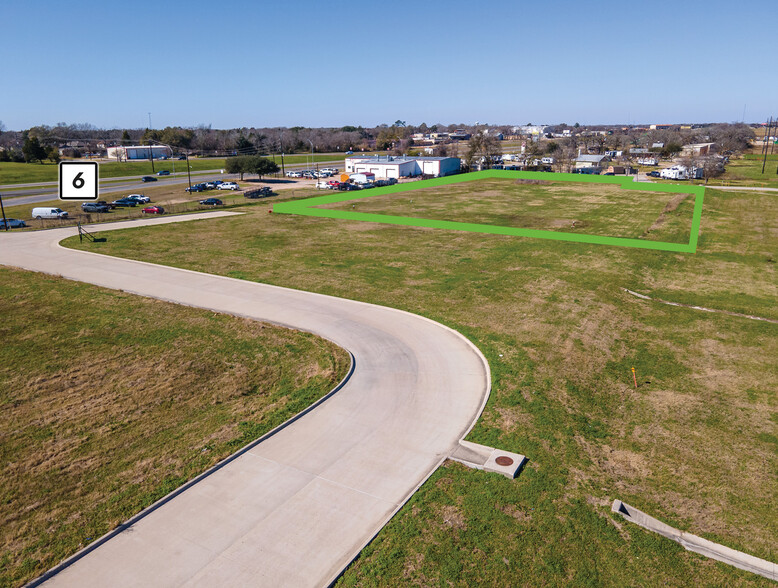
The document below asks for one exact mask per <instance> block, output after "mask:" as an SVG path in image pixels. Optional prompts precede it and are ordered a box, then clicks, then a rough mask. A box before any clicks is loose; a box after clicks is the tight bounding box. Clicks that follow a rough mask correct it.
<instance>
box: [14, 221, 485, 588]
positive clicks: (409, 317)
mask: <svg viewBox="0 0 778 588" xmlns="http://www.w3.org/2000/svg"><path fill="white" fill-rule="evenodd" d="M229 214H231V213H227V212H223V213H206V214H201V215H191V216H186V217H169V218H155V219H147V220H142V221H131V222H124V223H116V224H113V225H100V226H99V227H95V228H94V230H99V231H106V230H112V229H119V228H125V227H135V226H141V225H149V224H162V223H166V222H176V221H184V220H186V221H191V222H222V221H219V220H215V217H219V216H225V215H229ZM198 219H211V220H198ZM75 233H76V229H75V228H67V229H56V230H51V231H38V232H27V233H17V234H0V264H2V265H9V266H16V267H21V268H25V269H29V270H33V271H40V272H46V273H50V274H57V275H61V276H63V277H65V278H68V279H72V280H78V281H82V282H88V283H91V284H97V285H99V286H104V287H108V288H114V289H122V290H125V291H127V292H133V293H136V294H140V295H142V296H150V297H154V298H159V299H163V300H169V301H173V302H177V303H180V304H186V305H190V306H195V307H200V308H207V309H212V310H215V311H218V312H224V313H230V314H235V315H240V316H245V317H250V318H254V319H257V320H263V321H268V322H273V323H277V324H281V325H286V326H289V327H293V328H296V329H301V330H305V331H310V332H313V333H316V334H318V335H321V336H322V337H325V338H327V339H330V340H332V341H334V342H335V343H337V344H338V345H340V346H342V347H344V348H345V349H347V350H349V351H350V352H351V353H352V354H353V357H354V361H355V369H354V372H353V375H352V376H351V377H350V378H349V379H348V381H347V382H346V383H345V385H344V386H343V387H342V388H341V389H340V390H338V391H337V392H336V393H335V394H333V395H332V396H331V397H329V398H328V399H327V400H325V401H324V402H322V403H321V404H320V405H318V406H317V407H316V408H315V409H314V410H312V411H310V412H308V413H307V414H305V415H304V416H302V417H301V418H299V419H297V420H295V421H294V422H293V423H291V424H290V425H289V426H287V427H285V428H283V429H282V430H280V431H279V432H277V433H276V434H274V435H272V436H270V437H269V438H267V439H265V440H264V441H262V442H261V443H259V444H257V445H256V446H254V447H253V448H251V449H250V450H248V451H246V452H245V453H243V454H242V455H241V456H240V457H238V458H236V459H234V460H233V461H231V462H230V463H229V464H227V465H225V466H224V467H222V468H220V469H218V470H217V471H215V472H214V473H212V474H211V475H209V476H207V477H205V478H204V479H202V480H200V481H198V482H197V483H196V484H193V485H192V486H191V487H189V488H188V489H186V490H185V491H183V492H181V493H180V494H179V495H177V496H175V497H174V498H172V499H170V500H167V501H165V500H164V499H163V501H161V502H162V503H161V504H160V505H158V507H157V508H155V509H154V510H153V512H150V513H149V514H148V515H147V516H143V517H142V518H140V519H139V520H135V521H134V522H133V524H132V525H131V526H129V528H127V529H126V530H123V531H122V532H119V533H117V534H116V535H115V536H113V537H112V538H110V539H108V540H106V541H104V542H103V543H102V544H101V545H99V546H98V547H96V548H94V549H92V550H89V549H87V552H86V553H83V554H79V555H80V557H78V559H77V560H76V561H74V562H72V564H71V565H69V566H67V567H65V568H64V569H63V570H61V571H59V573H57V574H56V575H53V576H52V577H51V578H50V579H48V580H47V582H46V584H47V585H52V586H79V587H83V586H112V587H119V586H216V585H223V586H274V587H276V586H296V587H297V586H323V585H327V584H328V583H330V582H331V581H333V580H334V579H335V578H337V576H338V575H339V574H340V572H341V571H342V570H343V569H344V568H345V567H346V566H347V565H348V564H349V563H350V562H351V560H352V559H353V558H354V557H356V556H357V555H358V554H359V552H360V551H361V549H362V548H363V547H364V546H365V545H366V544H367V543H368V542H369V541H370V540H371V539H372V538H373V537H374V536H375V534H376V533H377V532H378V531H379V530H380V529H381V528H382V527H383V526H384V525H385V524H386V522H387V521H388V520H389V519H390V518H391V517H392V515H394V513H395V512H397V510H398V509H399V508H400V507H401V506H402V505H403V504H404V503H405V502H406V501H407V500H408V499H409V498H410V496H411V495H412V494H413V493H414V492H415V491H416V489H417V488H418V487H419V486H420V485H421V484H422V483H423V482H424V481H425V480H426V479H427V477H428V476H429V475H430V474H431V473H432V472H433V471H434V470H435V469H436V468H437V467H438V466H439V465H440V464H441V462H442V461H443V460H444V459H446V458H447V457H448V456H449V455H451V454H452V453H453V452H454V451H455V449H456V448H457V445H458V441H459V440H460V439H462V438H463V437H464V436H465V435H466V434H467V432H468V431H469V430H470V428H471V427H472V425H473V424H474V422H475V420H476V419H477V417H478V415H479V414H480V412H481V410H482V408H483V405H484V404H485V402H486V398H487V396H488V394H489V385H490V384H489V382H490V379H489V367H488V364H487V363H486V360H485V359H484V357H483V356H482V355H481V353H480V352H479V351H478V350H477V349H476V348H475V347H474V346H473V345H472V344H471V343H469V342H468V341H467V340H466V339H465V338H464V337H462V336H461V335H459V334H458V333H457V332H455V331H453V330H451V329H449V328H447V327H444V326H442V325H440V324H438V323H435V322H433V321H430V320H427V319H425V318H421V317H419V316H416V315H413V314H409V313H406V312H402V311H399V310H394V309H390V308H385V307H380V306H375V305H371V304H365V303H361V302H355V301H351V300H344V299H340V298H333V297H330V296H323V295H320V294H312V293H308V292H301V291H297V290H290V289H286V288H279V287H275V286H268V285H264V284H257V283H252V282H246V281H242V280H235V279H231V278H225V277H219V276H213V275H209V274H203V273H198V272H192V271H187V270H181V269H175V268H171V267H164V266H159V265H154V264H149V263H143V262H138V261H130V260H124V259H118V258H113V257H106V256H101V255H96V254H92V253H86V252H79V251H73V250H68V249H64V248H62V247H60V246H59V245H58V243H59V241H61V240H62V239H63V238H65V237H67V236H70V235H73V234H75ZM108 238H110V236H108Z"/></svg>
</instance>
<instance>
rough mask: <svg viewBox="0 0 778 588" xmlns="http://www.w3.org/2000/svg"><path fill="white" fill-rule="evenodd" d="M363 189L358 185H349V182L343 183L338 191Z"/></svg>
mask: <svg viewBox="0 0 778 588" xmlns="http://www.w3.org/2000/svg"><path fill="white" fill-rule="evenodd" d="M361 189H362V187H361V186H359V185H357V184H349V183H348V182H341V183H340V185H339V186H338V190H342V191H344V192H345V191H349V190H361Z"/></svg>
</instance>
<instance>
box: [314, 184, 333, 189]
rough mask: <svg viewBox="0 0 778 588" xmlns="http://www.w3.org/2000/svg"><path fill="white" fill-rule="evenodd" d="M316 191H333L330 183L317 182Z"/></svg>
mask: <svg viewBox="0 0 778 588" xmlns="http://www.w3.org/2000/svg"><path fill="white" fill-rule="evenodd" d="M316 189H318V190H332V186H330V184H329V183H328V182H316Z"/></svg>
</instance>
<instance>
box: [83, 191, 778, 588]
mask: <svg viewBox="0 0 778 588" xmlns="http://www.w3.org/2000/svg"><path fill="white" fill-rule="evenodd" d="M598 188H599V186H596V187H593V189H594V191H595V193H596V190H597V189H598ZM398 196H400V195H399V194H398ZM447 196H448V192H447V191H446V189H441V192H440V197H441V198H442V199H445V198H447ZM574 205H575V203H573V202H571V206H574ZM464 214H465V212H464V211H463V216H464ZM666 217H667V218H666V222H665V223H664V224H662V225H661V226H659V227H658V228H657V229H656V230H655V231H654V233H655V235H656V238H657V239H668V238H671V235H672V233H673V231H674V230H676V229H674V228H673V227H674V226H676V225H675V223H680V219H681V218H684V219H685V218H688V212H687V211H686V210H684V209H683V205H682V206H680V207H679V208H678V209H676V211H673V212H670V213H668V214H667V215H666ZM658 218H659V217H658V216H657V219H658ZM777 218H778V200H776V199H775V198H774V197H773V196H772V195H766V194H760V193H750V192H749V193H734V192H723V191H716V190H712V189H709V190H707V192H706V196H705V210H704V212H703V216H702V231H701V236H700V240H699V244H698V251H697V254H696V255H692V254H673V253H664V252H660V251H651V250H639V249H631V248H623V247H606V246H597V245H585V244H580V243H569V242H553V241H540V240H533V239H525V238H514V237H502V236H485V235H480V234H475V233H464V232H454V231H452V232H448V231H441V230H432V229H419V228H409V227H399V226H392V225H381V224H371V223H361V222H350V221H342V220H331V219H324V218H316V217H300V216H293V215H269V214H267V213H266V212H264V211H263V210H261V209H253V210H252V209H247V214H246V215H245V216H243V217H240V218H238V217H234V218H229V219H227V218H225V219H217V220H213V221H209V222H207V223H205V222H204V223H197V226H186V223H182V224H180V225H178V226H167V227H164V228H142V229H137V230H132V231H122V232H116V233H114V232H112V233H111V234H110V235H109V236H108V241H107V242H105V243H95V244H89V245H86V244H85V245H83V246H82V248H83V249H87V250H90V251H99V252H102V253H109V254H114V255H119V256H123V257H138V258H142V259H146V260H149V261H155V262H159V263H167V264H170V265H176V266H179V267H185V268H190V269H196V270H201V271H206V272H213V273H217V274H224V275H228V276H233V277H238V278H243V279H248V280H257V281H263V282H268V283H272V284H279V285H284V286H289V287H294V288H301V289H306V290H312V291H317V292H322V293H325V294H332V295H337V296H344V297H348V298H358V299H360V300H365V301H369V302H375V303H379V304H385V305H389V306H394V307H397V308H402V309H405V310H409V311H411V312H416V313H419V314H422V315H425V316H428V317H430V318H433V319H435V320H438V321H441V322H443V323H445V324H447V325H449V326H451V327H453V328H456V329H457V330H459V331H461V332H462V333H464V334H465V335H467V336H468V337H469V338H470V339H471V340H472V341H473V342H474V343H475V344H476V345H477V346H478V347H479V348H480V349H481V350H482V351H483V352H484V354H485V355H486V357H487V359H488V360H489V363H490V366H491V370H492V378H493V391H492V394H491V397H490V399H489V403H488V405H487V407H486V410H485V412H484V414H483V416H482V418H481V419H480V420H479V422H478V424H477V426H476V428H475V429H474V431H473V432H472V434H471V435H470V436H469V438H470V439H471V440H473V441H476V442H479V443H484V444H487V445H491V446H496V447H501V448H504V449H507V450H511V451H515V452H518V453H523V454H525V455H527V456H528V457H529V460H530V461H529V464H528V465H527V467H526V468H525V469H524V471H523V473H522V474H521V476H520V477H519V478H518V479H517V480H514V481H511V480H507V479H505V478H502V477H500V476H497V475H489V474H484V473H482V472H476V471H470V470H466V469H464V468H462V467H459V466H458V465H448V466H446V467H443V468H441V469H440V470H439V471H438V472H436V473H435V474H434V475H433V477H432V478H431V479H430V480H429V481H428V482H427V483H426V484H424V486H423V487H422V488H421V489H420V491H419V492H418V493H416V495H414V497H413V499H412V500H411V502H410V503H409V504H408V505H406V507H405V508H403V509H402V511H401V512H400V513H399V514H398V515H397V516H396V517H395V518H394V519H393V520H392V521H391V522H390V524H389V525H387V527H386V528H384V529H383V530H382V531H381V532H380V533H379V535H378V536H377V538H376V539H375V541H373V542H372V543H371V545H370V546H368V548H367V549H366V550H365V551H364V552H363V554H362V555H361V557H360V558H359V559H358V560H357V561H356V562H355V563H354V564H353V565H352V566H351V567H350V568H349V570H348V571H347V572H346V574H345V576H344V577H343V579H342V582H343V583H344V584H346V585H354V584H362V585H400V584H413V583H417V584H446V583H454V584H457V585H511V584H514V585H515V584H522V585H569V584H574V585H575V584H577V585H633V586H639V585H642V586H645V585H661V584H669V585H678V586H680V585H687V584H688V583H689V579H690V578H693V579H694V580H693V581H694V582H695V583H696V584H700V585H759V584H762V585H770V584H769V583H768V582H767V581H766V580H764V581H763V580H762V579H760V578H758V577H756V576H754V575H751V574H748V573H746V572H742V571H739V570H736V569H734V568H731V567H728V566H725V565H723V564H719V563H715V562H713V561H711V560H708V559H706V558H703V557H701V556H698V555H695V554H691V553H688V552H685V551H684V550H683V549H682V548H681V547H680V546H678V545H677V544H675V543H673V542H671V541H669V540H666V539H663V538H661V537H658V536H656V535H653V534H651V533H649V532H646V531H643V530H642V529H640V528H638V527H636V526H632V525H629V524H626V523H625V522H624V521H623V520H622V519H621V518H619V517H614V516H612V515H611V514H610V512H609V509H610V504H611V502H612V500H613V499H614V498H620V499H623V500H624V501H625V502H627V503H629V504H633V505H634V506H636V507H637V508H640V509H642V510H644V511H645V512H648V513H650V514H652V515H654V516H656V517H659V518H660V519H662V520H664V521H666V522H667V523H669V524H672V525H675V526H677V527H679V528H681V529H683V530H687V531H689V532H692V533H696V534H699V535H702V536H704V537H707V538H709V539H712V540H714V541H719V542H721V543H724V544H725V545H729V546H731V547H733V548H736V549H741V550H744V551H746V552H748V553H751V554H754V555H756V556H759V557H763V558H766V559H769V560H772V561H775V560H776V559H778V553H777V552H776V545H775V537H776V536H778V516H777V515H776V512H775V508H774V505H775V504H776V503H778V494H777V492H778V487H776V484H775V475H776V471H777V469H778V457H777V455H778V452H776V448H777V447H778V436H776V425H777V424H778V399H777V398H776V396H777V395H776V390H775V386H774V385H772V382H774V381H776V378H778V365H776V361H775V358H776V357H778V337H776V325H774V324H768V323H761V322H757V321H752V320H748V319H744V318H737V317H731V316H726V315H721V314H711V313H706V312H700V311H696V310H692V309H686V308H677V307H670V306H666V305H663V304H658V303H652V302H648V301H644V300H640V299H637V298H634V297H633V296H630V295H628V294H627V293H625V292H623V291H622V289H621V288H622V287H624V288H629V289H631V290H636V291H638V292H642V293H645V294H648V295H652V296H657V297H660V298H663V299H665V300H677V301H679V302H685V303H691V304H699V305H702V306H706V307H710V308H721V309H725V310H733V311H737V312H748V313H749V314H756V315H761V316H766V317H769V318H778V310H777V309H776V306H775V300H776V297H777V296H778V288H777V287H776V283H778V280H776V266H775V263H776V258H775V252H776V250H778V227H776V219H777ZM461 220H467V219H466V218H462V219H461ZM592 220H593V221H595V220H596V219H592ZM655 220H656V219H653V220H652V219H650V218H649V217H646V218H645V220H644V221H641V222H642V223H643V225H642V226H643V227H645V229H648V228H649V227H650V225H651V224H653V223H654V221H655ZM639 229H640V227H639V226H638V230H639ZM215 242H218V243H219V246H218V247H213V246H212V244H213V243H215ZM149 243H154V246H153V247H150V246H149ZM70 245H73V246H76V247H78V246H79V245H78V243H77V242H73V241H71V242H70ZM633 366H634V367H635V368H636V370H637V376H638V384H639V386H638V388H637V389H635V388H634V386H633V383H632V374H631V371H630V368H631V367H633Z"/></svg>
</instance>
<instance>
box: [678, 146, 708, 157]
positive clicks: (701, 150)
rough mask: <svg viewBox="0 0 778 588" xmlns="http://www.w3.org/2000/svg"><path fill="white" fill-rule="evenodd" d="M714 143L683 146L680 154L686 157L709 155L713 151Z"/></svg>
mask: <svg viewBox="0 0 778 588" xmlns="http://www.w3.org/2000/svg"><path fill="white" fill-rule="evenodd" d="M714 145H715V143H692V144H690V145H684V146H683V148H682V149H681V153H682V154H683V155H686V156H693V155H709V154H710V152H711V151H712V150H713V146H714Z"/></svg>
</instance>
